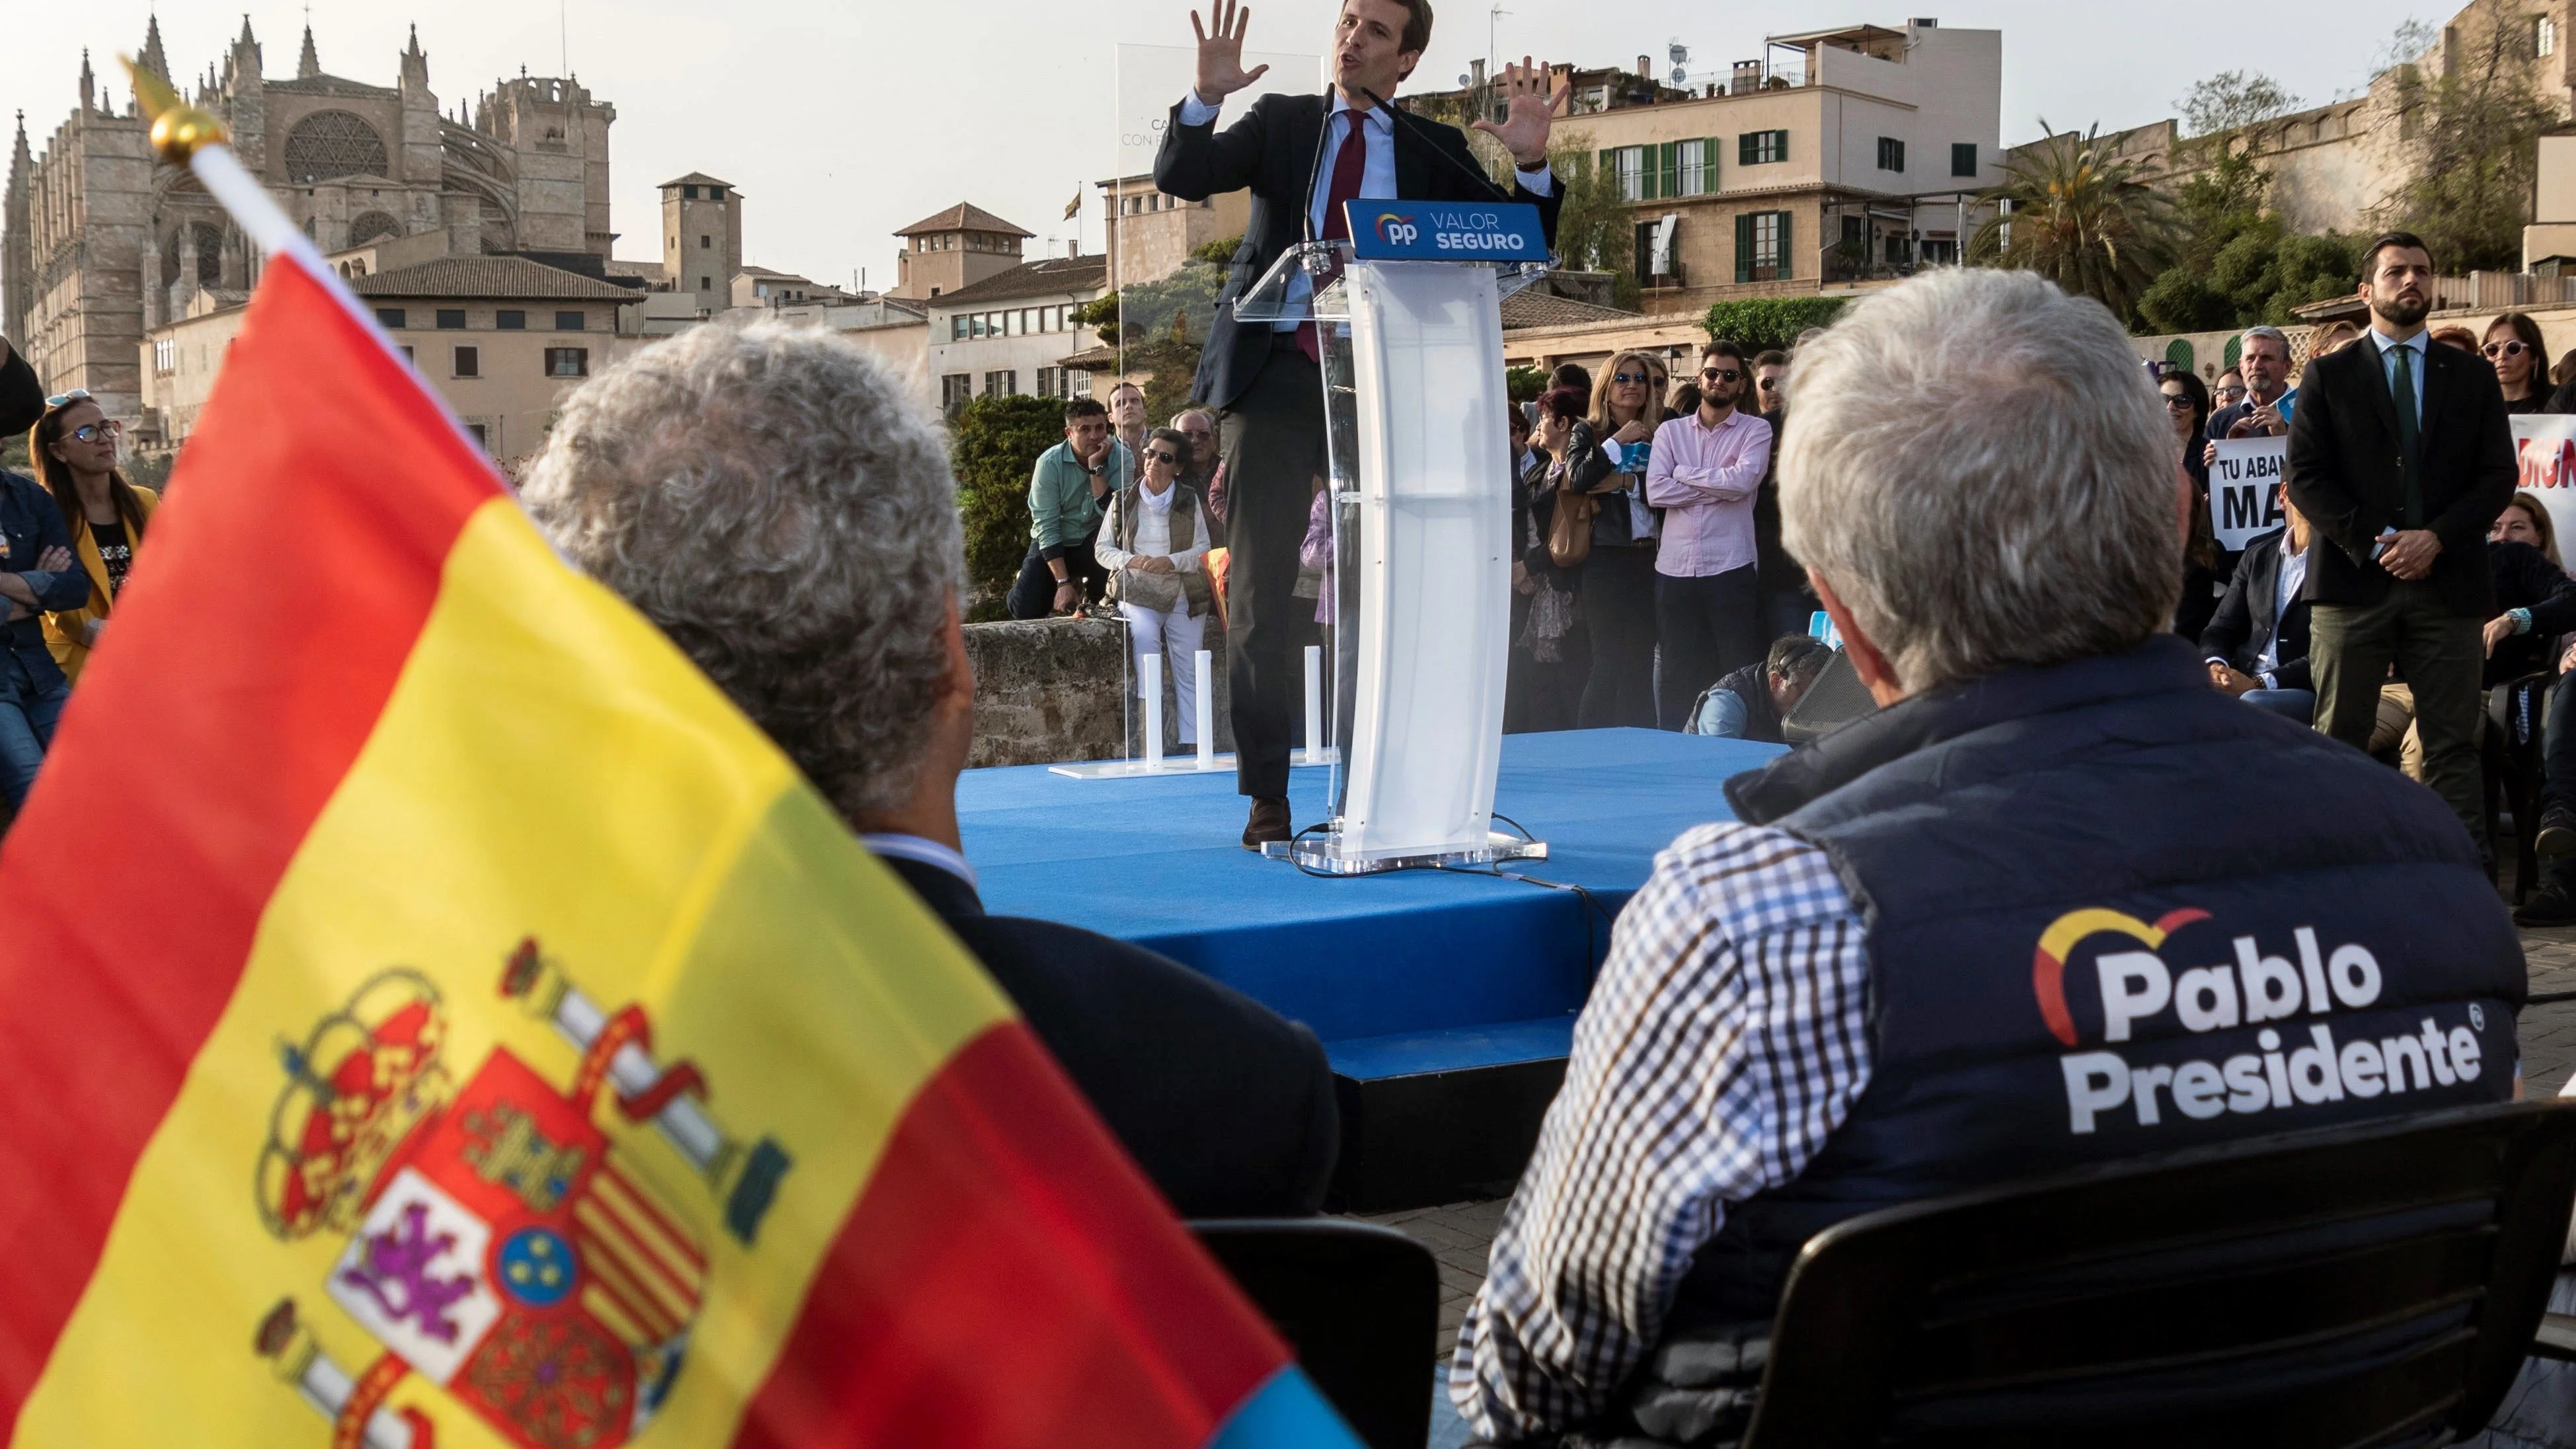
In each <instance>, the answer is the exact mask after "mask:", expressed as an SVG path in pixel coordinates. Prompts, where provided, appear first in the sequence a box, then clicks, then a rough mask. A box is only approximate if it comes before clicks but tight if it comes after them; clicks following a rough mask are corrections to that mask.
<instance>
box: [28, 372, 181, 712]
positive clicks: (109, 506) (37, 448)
mask: <svg viewBox="0 0 2576 1449" xmlns="http://www.w3.org/2000/svg"><path fill="white" fill-rule="evenodd" d="M118 436H119V429H118V427H117V425H116V423H115V422H114V421H113V420H112V419H110V418H109V417H108V416H107V414H106V413H104V412H102V411H101V410H100V409H99V406H98V404H97V403H95V402H93V401H91V400H90V396H89V394H88V393H85V392H73V393H66V394H64V395H63V396H61V397H59V398H49V399H47V400H46V407H45V413H44V416H42V417H40V418H38V419H37V420H36V426H35V429H34V431H33V432H32V433H30V434H29V435H28V440H27V456H28V458H30V459H31V460H33V461H34V463H35V465H36V473H37V476H39V477H40V478H42V479H43V480H44V484H45V491H46V492H48V493H51V494H52V495H54V504H55V506H56V507H57V508H59V509H61V510H62V515H63V526H64V527H65V528H66V529H67V530H68V531H69V532H70V534H71V541H72V557H73V559H74V560H75V561H76V562H77V563H78V564H79V566H80V568H81V571H82V572H84V573H86V574H87V575H89V584H90V589H89V602H88V603H86V604H84V605H82V606H81V607H79V608H77V609H65V610H59V611H56V612H54V613H49V614H47V615H45V646H46V647H47V648H49V649H51V650H52V651H53V654H54V662H55V663H57V664H59V665H61V666H62V670H63V677H64V678H65V679H66V680H69V681H71V682H73V683H78V682H79V681H80V676H81V668H82V666H83V665H85V664H87V663H88V662H89V652H90V651H91V650H92V649H95V648H97V647H98V641H99V639H100V638H101V637H102V636H103V635H104V634H105V633H106V632H107V616H108V613H109V611H110V610H112V609H113V608H114V607H115V606H116V596H117V595H118V594H121V593H123V592H124V591H125V575H126V571H127V570H128V569H131V568H132V567H133V566H134V555H135V553H136V552H137V551H138V550H140V549H141V548H142V547H143V529H144V525H145V523H146V522H147V521H148V520H149V519H150V518H151V517H152V510H153V509H155V508H158V507H160V506H161V495H160V494H158V493H155V492H153V491H152V490H151V489H149V488H137V487H135V486H134V485H133V484H131V483H128V482H127V481H125V475H124V474H122V473H120V472H118V471H117V470H116V444H117V438H118Z"/></svg>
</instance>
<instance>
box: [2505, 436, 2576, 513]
mask: <svg viewBox="0 0 2576 1449" xmlns="http://www.w3.org/2000/svg"><path fill="white" fill-rule="evenodd" d="M2512 422H2513V451H2514V457H2515V459H2516V461H2517V462H2519V463H2520V465H2521V474H2522V476H2521V477H2520V478H2518V479H2517V480H2515V482H2514V485H2513V486H2514V487H2515V488H2516V489H2519V490H2520V491H2522V492H2525V493H2532V494H2536V495H2538V496H2539V498H2540V503H2541V506H2542V507H2544V508H2546V509H2548V510H2549V522H2550V525H2551V527H2552V528H2554V529H2555V530H2557V536H2558V537H2560V538H2576V534H2570V533H2568V532H2567V530H2568V529H2570V528H2576V417H2568V416H2565V415H2563V414H2557V413H2524V414H2521V415H2520V416H2517V417H2515V418H2514V419H2512Z"/></svg>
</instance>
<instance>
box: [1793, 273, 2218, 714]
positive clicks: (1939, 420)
mask: <svg viewBox="0 0 2576 1449" xmlns="http://www.w3.org/2000/svg"><path fill="white" fill-rule="evenodd" d="M1789 379H1790V381H1789V389H1790V395H1791V405H1790V410H1789V417H1790V424H1789V430H1788V437H1787V439H1786V440H1785V444H1784V446H1783V448H1782V450H1781V455H1780V519H1781V525H1782V530H1783V531H1782V541H1783V542H1784V543H1785V544H1786V545H1787V546H1788V549H1789V551H1790V552H1791V553H1792V554H1794V555H1796V556H1797V557H1798V558H1799V559H1800V560H1801V561H1803V562H1804V563H1806V564H1807V565H1808V566H1809V567H1810V568H1813V569H1814V570H1815V571H1816V572H1817V573H1818V574H1820V575H1822V576H1823V578H1824V579H1825V581H1826V582H1827V583H1828V584H1830V585H1831V586H1832V587H1833V590H1834V592H1835V593H1836V594H1838V595H1840V596H1841V598H1842V601H1843V603H1844V604H1845V605H1846V606H1847V607H1848V608H1849V609H1850V610H1851V612H1852V617H1853V620H1854V622H1855V623H1857V624H1858V625H1859V626H1860V628H1861V631H1862V632H1863V633H1865V634H1867V635H1868V636H1869V637H1870V639H1871V640H1872V641H1873V642H1874V643H1876V644H1877V645H1878V647H1879V649H1880V650H1881V651H1882V652H1883V653H1884V654H1885V655H1886V656H1887V660H1888V663H1889V665H1890V666H1891V667H1892V668H1893V669H1894V671H1895V673H1896V678H1897V680H1898V682H1899V683H1900V684H1902V685H1903V686H1904V687H1905V688H1906V689H1907V690H1909V691H1912V692H1921V691H1924V690H1928V689H1934V688H1938V687H1940V686H1942V685H1945V684H1952V683H1957V682H1959V681H1963V680H1968V679H1973V678H1976V677H1977V676H1979V675H1983V674H1990V673H1993V672H1995V671H1996V670H1999V669H2005V668H2010V667H2013V666H2016V665H2028V666H2046V665H2053V664H2063V663H2066V662H2068V661H2070V660H2074V659H2079V658H2083V657H2085V656H2087V655H2094V654H2108V653H2115V652H2118V651H2120V650H2124V649H2127V648H2129V647H2131V646H2133V645H2136V644H2138V643H2141V642H2143V641H2144V640H2146V639H2147V638H2149V637H2151V636H2152V635H2154V634H2156V633H2157V632H2159V631H2160V630H2162V629H2164V628H2165V627H2166V626H2167V623H2168V621H2169V620H2171V619H2172V617H2173V611H2174V604H2175V601H2176V599H2177V598H2178V597H2179V595H2180V593H2181V590H2182V532H2181V529H2180V527H2179V516H2178V513H2177V508H2178V505H2179V501H2180V494H2179V492H2178V489H2179V488H2180V487H2181V480H2180V471H2179V467H2178V465H2177V461H2176V454H2175V449H2174V441H2173V430H2172V428H2171V425H2169V424H2168V423H2167V422H2166V421H2165V420H2164V417H2163V413H2162V410H2161V409H2160V408H2159V407H2158V406H2157V404H2158V402H2159V399H2158V397H2157V395H2156V391H2155V387H2154V385H2153V384H2152V383H2151V382H2149V380H2148V379H2147V376H2146V374H2145V372H2144V371H2143V370H2142V369H2140V368H2139V366H2138V359H2137V356H2136V354H2135V353H2134V352H2132V351H2131V350H2130V348H2129V339H2128V336H2127V334H2126V333H2125V332H2124V331H2123V330H2122V329H2121V327H2120V324H2119V323H2118V322H2117V321H2115V320H2113V318H2112V316H2111V314H2110V313H2109V312H2107V311H2105V310H2103V308H2102V307H2101V305H2100V304H2098V303H2096V302H2093V301H2091V300H2089V299H2085V298H2077V297H2070V296H2068V295H2066V294H2065V293H2064V292H2061V291H2059V290H2058V289H2057V288H2056V287H2055V286H2053V285H2051V284H2050V283H2048V282H2046V281H2044V280H2042V279H2041V278H2039V277H2037V276H2035V275H2033V274H2031V273H2029V272H2020V271H1999V270H1990V269H1986V268H1961V267H1944V268H1941V269H1939V270H1937V271H1933V272H1930V273H1927V274H1925V275H1923V276H1920V277H1917V278H1915V279H1914V280H1912V281H1909V282H1905V283H1902V284H1900V285H1898V286H1895V287H1892V288H1890V289H1888V290H1887V291H1884V292H1881V293H1879V294H1878V295H1876V296H1874V297H1870V298H1867V299H1865V300H1863V301H1861V302H1860V303H1858V304H1857V305H1855V306H1854V307H1852V309H1851V310H1850V311H1849V312H1848V313H1846V314H1845V316H1844V318H1843V320H1841V321H1839V322H1837V323H1836V324H1835V325H1834V326H1833V327H1832V328H1831V329H1829V330H1827V331H1826V333H1825V334H1824V335H1823V336H1822V337H1820V338H1818V339H1816V340H1815V341H1813V342H1810V343H1808V344H1806V345H1805V346H1803V347H1801V348H1799V349H1798V365H1797V367H1796V368H1795V369H1794V370H1792V371H1791V373H1790V374H1789Z"/></svg>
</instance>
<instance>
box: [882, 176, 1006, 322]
mask: <svg viewBox="0 0 2576 1449" xmlns="http://www.w3.org/2000/svg"><path fill="white" fill-rule="evenodd" d="M895 235H896V236H897V237H900V238H902V240H903V250H902V251H901V252H900V253H898V254H897V255H896V257H895V268H894V275H895V283H894V286H893V287H892V288H891V289H889V290H888V292H887V293H886V295H888V296H890V297H905V298H909V299H911V300H913V301H916V302H922V301H928V300H929V299H931V298H933V297H938V296H943V295H945V294H947V293H950V292H955V291H959V290H961V289H963V288H966V287H971V286H973V285H975V284H976V283H977V282H980V281H982V280H984V279H985V278H986V277H991V276H996V275H998V274H1000V273H1002V272H1007V271H1009V270H1010V269H1011V268H1013V267H1016V266H1018V265H1019V264H1020V260H1021V257H1020V244H1021V243H1022V242H1025V241H1027V240H1028V239H1029V238H1030V237H1032V236H1034V235H1036V233H1034V232H1027V231H1022V230H1021V229H1019V228H1018V227H1016V226H1013V225H1011V224H1010V223H1009V222H1007V221H1004V220H1002V219H1001V218H1000V217H998V216H995V215H994V214H993V213H991V212H989V211H986V210H985V209H984V208H982V207H980V206H977V205H975V204H973V203H972V202H965V201H961V202H959V203H957V204H956V205H955V206H952V207H950V208H948V209H947V210H946V211H943V212H940V213H938V214H937V215H935V216H925V217H923V218H922V219H921V220H919V221H916V222H914V223H913V224H912V225H910V226H908V227H905V228H904V229H903V230H901V231H898V232H896V233H895Z"/></svg>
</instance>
